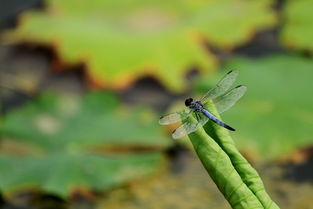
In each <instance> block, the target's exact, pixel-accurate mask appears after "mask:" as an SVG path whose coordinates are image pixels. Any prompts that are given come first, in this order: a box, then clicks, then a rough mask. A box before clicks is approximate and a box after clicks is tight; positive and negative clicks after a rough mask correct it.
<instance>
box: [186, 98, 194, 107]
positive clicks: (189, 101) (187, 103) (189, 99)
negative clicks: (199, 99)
mask: <svg viewBox="0 0 313 209" xmlns="http://www.w3.org/2000/svg"><path fill="white" fill-rule="evenodd" d="M192 101H193V99H192V98H188V99H186V100H185V105H186V107H189V106H190V105H191V102H192Z"/></svg>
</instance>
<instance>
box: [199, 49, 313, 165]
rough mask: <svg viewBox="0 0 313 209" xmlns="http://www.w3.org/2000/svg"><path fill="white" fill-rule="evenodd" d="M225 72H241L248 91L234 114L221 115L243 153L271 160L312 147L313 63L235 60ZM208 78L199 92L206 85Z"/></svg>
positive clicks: (276, 58) (295, 59)
mask: <svg viewBox="0 0 313 209" xmlns="http://www.w3.org/2000/svg"><path fill="white" fill-rule="evenodd" d="M224 68H225V69H228V70H229V69H238V70H240V80H241V83H242V84H244V85H246V86H247V87H248V91H247V93H246V95H245V96H244V97H243V99H241V100H240V101H239V102H238V104H237V105H236V106H235V107H234V108H233V109H232V111H229V112H226V113H224V114H223V119H224V120H225V121H227V122H228V123H229V124H232V125H233V127H234V128H235V129H236V132H234V133H233V135H234V138H235V142H236V143H237V144H238V145H239V147H240V148H241V150H243V151H244V152H247V153H250V154H251V156H253V157H256V158H258V159H260V158H262V159H269V158H273V157H278V156H282V155H284V154H287V153H290V152H292V151H294V150H295V149H297V148H299V147H301V146H305V145H308V144H311V143H312V136H311V129H312V125H313V119H312V118H313V108H312V107H313V98H312V97H311V96H310V95H311V90H312V88H311V87H312V78H313V71H312V68H313V61H312V60H310V59H305V58H301V57H297V56H291V55H290V56H287V55H285V56H274V57H268V58H262V59H257V60H248V59H244V58H236V59H233V60H231V61H229V63H228V64H227V65H226V66H225V67H224ZM205 80H208V79H203V81H201V82H200V84H198V85H199V86H198V89H203V88H204V86H205V85H206V86H207V83H208V82H206V83H205V82H204V81H205ZM208 88H209V87H208V86H207V87H206V89H208Z"/></svg>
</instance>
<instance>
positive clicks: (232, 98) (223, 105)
mask: <svg viewBox="0 0 313 209" xmlns="http://www.w3.org/2000/svg"><path fill="white" fill-rule="evenodd" d="M246 91H247V87H246V86H241V85H240V86H237V87H235V88H234V89H232V90H230V91H229V92H227V93H226V94H224V95H223V96H221V97H219V98H217V99H216V100H213V102H214V104H215V107H216V109H217V112H218V113H223V112H225V111H226V110H228V109H230V108H231V107H232V106H233V105H234V104H235V103H236V102H237V101H238V100H239V99H240V98H241V97H242V96H243V95H244V94H245V92H246Z"/></svg>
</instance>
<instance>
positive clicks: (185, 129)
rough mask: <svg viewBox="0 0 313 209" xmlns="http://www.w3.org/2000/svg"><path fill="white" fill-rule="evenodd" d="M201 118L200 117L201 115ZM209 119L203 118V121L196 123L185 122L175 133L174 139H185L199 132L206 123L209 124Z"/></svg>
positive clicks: (173, 134)
mask: <svg viewBox="0 0 313 209" xmlns="http://www.w3.org/2000/svg"><path fill="white" fill-rule="evenodd" d="M199 116H200V115H199ZM208 120H209V119H208V118H207V117H203V116H201V119H200V120H199V121H195V122H189V121H188V122H185V123H183V124H182V125H181V126H179V127H178V128H177V129H175V131H174V132H173V133H172V137H173V138H174V139H178V138H181V137H184V136H186V135H188V134H190V133H192V132H194V131H196V130H198V129H199V128H200V127H202V126H203V125H204V124H205V123H206V122H208Z"/></svg>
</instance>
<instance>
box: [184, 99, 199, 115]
mask: <svg viewBox="0 0 313 209" xmlns="http://www.w3.org/2000/svg"><path fill="white" fill-rule="evenodd" d="M185 105H186V106H187V107H189V108H190V109H191V110H193V111H196V112H201V111H202V110H203V104H201V102H200V101H193V99H192V98H188V99H186V100H185Z"/></svg>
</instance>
